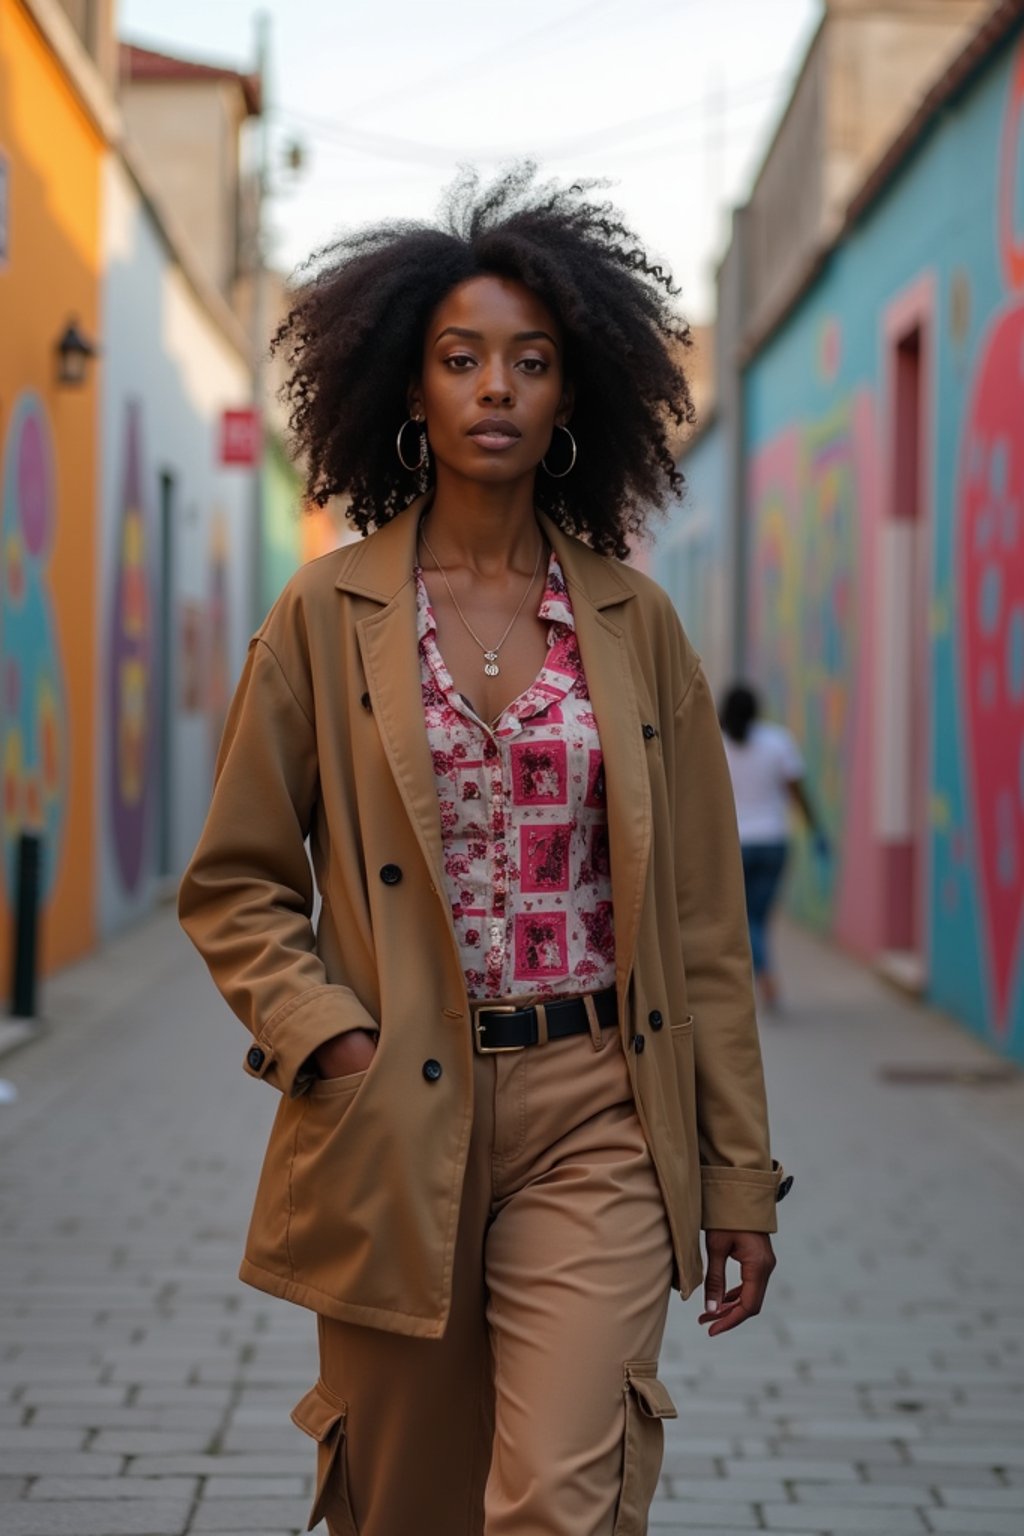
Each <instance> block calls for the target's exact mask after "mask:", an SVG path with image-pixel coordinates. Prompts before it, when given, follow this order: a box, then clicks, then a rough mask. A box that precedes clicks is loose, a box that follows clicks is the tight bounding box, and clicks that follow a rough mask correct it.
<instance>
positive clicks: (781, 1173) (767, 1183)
mask: <svg viewBox="0 0 1024 1536" xmlns="http://www.w3.org/2000/svg"><path fill="white" fill-rule="evenodd" d="M700 1180H701V1218H700V1224H701V1227H702V1228H703V1229H704V1231H705V1232H706V1231H708V1230H710V1229H720V1230H722V1231H726V1232H777V1231H778V1220H777V1217H776V1213H775V1207H776V1206H777V1205H778V1203H779V1201H780V1200H782V1199H784V1198H785V1196H786V1195H788V1194H789V1191H790V1188H791V1187H792V1183H793V1180H792V1177H791V1176H789V1175H787V1173H786V1171H785V1169H784V1168H783V1167H782V1164H781V1163H773V1164H772V1166H771V1169H770V1170H766V1169H760V1168H725V1167H713V1166H708V1165H706V1166H704V1167H702V1168H701V1170H700Z"/></svg>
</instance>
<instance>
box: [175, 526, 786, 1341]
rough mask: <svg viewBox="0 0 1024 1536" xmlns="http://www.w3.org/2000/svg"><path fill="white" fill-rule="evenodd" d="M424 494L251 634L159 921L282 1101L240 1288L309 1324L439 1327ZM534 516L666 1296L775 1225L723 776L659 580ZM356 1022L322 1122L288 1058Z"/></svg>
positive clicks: (459, 1013) (444, 1066)
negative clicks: (666, 1233) (209, 779)
mask: <svg viewBox="0 0 1024 1536" xmlns="http://www.w3.org/2000/svg"><path fill="white" fill-rule="evenodd" d="M420 505H421V503H414V504H413V506H412V507H410V508H408V509H407V510H406V511H405V512H403V513H401V514H400V515H399V516H398V517H396V518H395V519H394V520H393V521H392V522H390V523H389V524H387V525H386V526H385V527H384V528H382V529H381V530H380V531H379V532H377V533H375V534H373V535H372V536H371V537H370V538H368V539H366V540H364V541H362V542H360V543H358V544H354V545H349V546H348V547H346V548H343V549H341V550H338V551H336V552H334V553H333V554H330V555H327V556H325V557H324V558H322V559H320V560H318V561H315V562H314V563H313V564H311V565H308V566H306V567H305V568H304V569H302V570H300V571H299V572H298V573H297V575H296V576H295V577H294V578H293V579H292V581H291V582H290V583H289V585H288V587H287V588H286V590H285V592H284V594H283V595H282V597H281V598H280V600H279V601H278V603H277V604H276V606H275V608H274V610H273V612H272V613H271V614H270V616H269V617H268V619H267V620H266V622H265V624H264V625H263V627H262V629H261V630H260V632H259V634H258V635H257V636H256V637H255V638H254V639H253V641H252V642H251V644H250V647H249V654H248V659H247V662H246V666H245V671H244V673H243V675H242V679H241V681H240V683H239V686H238V690H237V693H236V695H235V698H234V702H233V704H232V707H231V712H230V715H229V717H228V723H227V727H226V731H225V735H224V741H223V744H222V747H221V752H220V757H219V761H218V769H217V778H216V787H215V790H214V794H213V801H212V805H211V808H210V813H209V818H208V820H207V823H206V828H205V830H204V832H203V835H202V838H201V840H200V842H199V846H198V848H197V849H196V852H195V855H194V857H193V859H192V862H191V865H190V867H189V869H188V870H187V872H186V874H185V878H184V880H183V882H182V887H181V895H180V916H181V920H182V923H183V924H184V927H185V929H186V930H187V932H188V934H189V935H190V937H191V938H192V940H193V941H194V943H195V944H196V946H197V948H198V949H199V951H200V953H201V954H202V955H203V957H204V959H205V960H206V962H207V964H208V965H209V967H210V970H211V972H212V974H213V977H214V980H215V981H216V983H217V985H218V987H219V988H220V990H221V991H222V992H223V994H224V996H225V997H226V999H227V1000H228V1002H229V1003H230V1005H231V1007H232V1008H233V1009H234V1011H235V1012H236V1013H237V1014H238V1016H239V1018H240V1019H241V1020H242V1021H243V1023H245V1024H246V1025H247V1026H248V1028H249V1029H250V1030H251V1031H252V1034H253V1036H254V1037H255V1043H254V1044H253V1045H252V1046H250V1048H249V1050H248V1052H247V1055H246V1063H245V1064H246V1069H247V1070H248V1071H249V1072H250V1073H251V1074H253V1075H255V1076H256V1077H260V1078H263V1079H264V1080H265V1081H266V1082H268V1083H270V1084H272V1085H273V1086H274V1087H276V1088H279V1089H281V1090H282V1097H281V1102H280V1104H279V1106H278V1110H277V1118H276V1120H275V1123H274V1127H273V1130H272V1133H271V1137H270V1143H269V1146H268V1149H267V1154H266V1158H265V1161H264V1165H263V1170H262V1174H261V1177H260V1182H259V1188H258V1191H257V1195H256V1202H255V1209H254V1212H253V1217H252V1224H251V1227H250V1231H249V1237H248V1242H247V1247H246V1254H245V1259H244V1262H243V1264H242V1268H241V1276H242V1278H243V1279H244V1280H247V1281H249V1282H250V1283H251V1284H253V1285H255V1286H257V1287H259V1288H260V1289H261V1290H265V1291H270V1292H272V1293H273V1294H274V1295H278V1296H284V1297H287V1298H288V1299H289V1300H291V1301H295V1302H298V1303H300V1304H302V1305H303V1306H308V1307H311V1308H313V1309H314V1310H316V1311H318V1312H322V1313H325V1314H327V1315H329V1316H331V1317H336V1318H341V1319H343V1320H345V1321H348V1322H353V1323H361V1324H367V1325H370V1326H374V1327H379V1328H384V1329H389V1330H392V1331H395V1332H398V1333H405V1334H412V1335H420V1336H424V1337H437V1336H439V1335H441V1334H442V1333H443V1331H444V1327H445V1321H446V1318H447V1314H448V1308H449V1302H450V1291H451V1274H452V1255H453V1248H454V1244H455V1234H456V1225H457V1218H458V1210H459V1199H460V1193H461V1188H462V1178H463V1171H464V1167H465V1159H466V1152H467V1146H468V1142H469V1132H470V1123H471V1120H472V1115H473V1073H472V1056H473V1045H472V1039H471V1030H470V1023H469V1006H468V1002H467V997H466V991H465V985H464V981H463V976H462V971H461V966H460V963H459V954H458V950H457V947H456V941H455V934H454V930H453V926H452V921H451V916H450V912H449V908H448V902H447V898H446V894H445V884H444V875H443V872H442V850H441V832H440V821H439V816H438V805H437V794H436V789H435V783H434V776H433V771H432V766H431V759H430V754H429V751H428V747H427V737H426V732H425V730H424V726H423V715H422V706H421V701H420V681H419V660H418V652H417V639H416V600H415V584H414V581H413V578H412V570H413V564H414V555H415V539H416V523H417V517H418V512H419V509H420ZM542 523H543V527H544V532H545V534H546V535H547V537H548V539H549V540H550V542H551V544H552V545H553V546H554V549H555V551H556V553H557V555H558V559H559V561H560V562H561V565H562V568H563V571H564V572H565V576H566V579H567V581H568V584H569V589H570V592H571V594H572V602H573V608H574V612H575V619H576V627H577V635H578V639H579V646H580V652H581V655H582V658H583V664H584V667H585V670H586V675H587V681H588V684H589V688H590V693H591V698H592V701H593V706H594V712H595V714H596V717H597V721H598V728H599V731H600V736H601V745H602V749H603V752H604V760H605V778H606V785H607V796H608V820H609V833H610V843H611V870H612V899H613V908H614V917H615V939H616V976H617V987H618V992H619V999H620V1017H621V1029H622V1038H623V1042H624V1045H625V1047H626V1055H627V1060H628V1062H629V1069H630V1075H631V1078H632V1084H633V1091H634V1095H635V1099H636V1107H637V1111H638V1114H639V1117H640V1120H641V1124H642V1126H643V1129H644V1132H645V1135H646V1137H647V1141H648V1144H649V1146H650V1149H651V1152H652V1154H653V1158H654V1163H655V1166H656V1169H657V1173H658V1178H659V1180H660V1183H661V1188H662V1191H663V1194H664V1198H665V1206H666V1210H667V1213H668V1219H669V1223H670V1226H671V1231H672V1238H673V1245H674V1252H675V1260H676V1270H677V1276H676V1278H677V1281H678V1284H679V1287H680V1289H681V1290H682V1292H683V1294H684V1295H688V1294H689V1292H690V1291H691V1290H693V1289H694V1288H695V1287H696V1286H697V1285H698V1283H699V1282H700V1279H701V1276H702V1265H701V1258H700V1250H699V1244H698V1233H699V1229H700V1227H701V1226H704V1227H726V1228H733V1229H743V1230H750V1231H774V1230H775V1202H776V1192H777V1187H778V1184H779V1180H780V1176H781V1170H779V1169H778V1167H777V1166H774V1167H773V1164H772V1162H771V1158H770V1155H769V1149H768V1131H767V1121H766V1114H765V1103H764V1088H763V1081H762V1072H761V1059H760V1052H759V1047H758V1041H757V1033H756V1027H755V1022H754V1005H753V995H752V983H751V968H750V954H749V948H748V940H747V930H746V922H745V909H744V895H743V885H742V876H741V866H740V857H739V848H738V841H737V834H736V823H735V814H734V810H733V802H732V792H731V787H730V781H729V778H728V773H727V769H726V766H725V761H724V755H723V751H722V746H721V738H720V735H719V728H718V723H717V719H716V716H715V710H714V707H713V703H712V700H711V697H710V694H709V690H708V686H707V683H706V681H705V678H704V675H703V672H702V670H701V668H700V665H699V661H698V658H697V656H696V655H695V653H694V652H693V650H692V648H691V647H690V645H689V643H688V642H687V640H686V638H685V636H684V634H683V632H682V630H681V628H680V625H679V622H678V620H677V618H676V616H675V613H674V610H673V608H672V606H671V603H670V602H669V600H668V598H667V597H666V595H665V594H664V593H663V592H662V591H661V589H660V588H659V587H657V586H656V585H655V584H654V583H653V582H651V581H650V580H648V579H647V578H646V577H644V576H642V575H640V574H639V573H638V572H636V571H634V570H632V569H631V568H629V567H628V566H625V565H622V564H620V563H619V562H617V561H615V560H611V559H607V558H605V557H603V556H600V555H597V554H595V553H594V552H593V551H592V550H591V549H589V548H588V547H586V546H585V545H583V544H582V543H580V542H579V541H578V540H576V539H573V538H570V537H568V536H567V535H565V534H563V533H562V532H560V531H559V530H558V529H557V528H556V527H555V526H554V525H553V524H551V523H550V522H549V521H547V520H545V519H542ZM307 836H308V837H309V840H310V847H311V850H312V862H313V867H314V869H315V871H316V882H317V885H318V887H319V890H320V893H321V896H322V910H321V914H320V919H319V924H318V927H317V929H316V931H314V929H313V927H312V925H311V921H310V917H311V912H312V908H313V882H312V877H311V873H310V868H309V862H308V860H307V855H306V851H305V847H304V839H305V838H306V837H307ZM357 1027H367V1028H373V1027H379V1029H380V1043H379V1046H378V1049H377V1053H376V1055H375V1057H374V1059H373V1062H372V1064H371V1066H370V1069H369V1071H368V1073H367V1074H366V1076H365V1078H364V1079H363V1081H362V1083H361V1085H360V1087H359V1089H358V1091H357V1092H356V1094H355V1096H354V1097H348V1098H345V1099H344V1101H343V1102H344V1107H343V1108H340V1107H339V1106H338V1103H337V1101H333V1100H332V1098H331V1097H330V1095H329V1094H328V1095H325V1096H323V1097H320V1096H318V1095H317V1094H316V1093H315V1092H314V1093H312V1094H310V1093H306V1092H303V1091H302V1088H301V1084H297V1083H296V1076H297V1074H299V1072H300V1068H301V1067H302V1066H303V1064H304V1063H305V1062H306V1061H307V1058H308V1057H309V1056H310V1053H311V1052H312V1051H313V1050H314V1049H315V1048H316V1047H317V1046H318V1045H320V1044H321V1043H322V1042H323V1041H325V1040H327V1039H329V1038H330V1037H331V1036H333V1035H336V1034H338V1033H340V1032H342V1031H344V1030H348V1029H353V1028H357ZM537 1049H543V1047H537ZM427 1063H431V1065H430V1067H429V1068H428V1070H427V1071H426V1072H425V1071H424V1067H425V1065H426V1064H427ZM438 1067H440V1072H438V1070H437V1068H438Z"/></svg>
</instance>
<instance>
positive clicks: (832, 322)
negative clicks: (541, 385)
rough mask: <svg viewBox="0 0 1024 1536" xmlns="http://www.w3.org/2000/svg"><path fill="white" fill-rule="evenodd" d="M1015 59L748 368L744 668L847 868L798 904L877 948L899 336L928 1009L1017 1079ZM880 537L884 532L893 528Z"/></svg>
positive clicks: (809, 873) (910, 171)
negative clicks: (918, 478) (917, 330)
mask: <svg viewBox="0 0 1024 1536" xmlns="http://www.w3.org/2000/svg"><path fill="white" fill-rule="evenodd" d="M1022 97H1024V41H1022V34H1021V33H1020V32H1018V34H1017V37H1016V38H1015V39H1013V40H1011V42H1010V43H1008V44H1007V45H1006V46H1005V47H1004V48H1002V49H1001V50H1000V51H999V52H998V54H997V55H996V56H995V57H994V58H993V59H992V60H991V61H990V63H989V65H988V67H987V68H986V69H985V70H984V72H983V73H982V74H981V75H980V76H979V77H978V78H977V79H976V80H975V81H974V82H973V83H972V85H971V86H970V88H969V89H968V90H967V92H966V93H965V94H964V95H963V96H962V97H961V98H960V99H959V100H958V101H957V102H955V103H953V104H952V105H950V106H948V107H947V108H945V109H944V110H943V111H942V113H941V114H940V115H939V117H938V119H937V120H936V122H935V124H934V125H933V128H932V129H931V131H930V132H929V134H928V135H927V137H926V138H925V140H924V142H923V143H922V144H921V145H920V146H919V147H918V149H917V150H916V151H915V152H914V154H913V155H912V157H911V158H910V160H909V161H908V163H907V164H906V165H905V167H904V168H903V169H902V170H901V172H900V174H899V176H898V177H897V178H896V179H895V180H894V181H893V182H892V183H891V184H890V186H889V187H888V188H887V190H886V192H885V194H884V196H883V197H882V198H881V199H880V200H879V201H878V202H877V203H876V204H875V205H874V206H873V207H872V209H871V210H870V212H869V214H868V215H867V216H865V217H864V218H863V220H862V221H861V222H860V224H859V225H858V226H857V227H856V228H855V229H854V230H853V231H852V233H851V234H850V235H849V236H848V238H847V239H846V241H845V242H844V243H843V245H842V246H841V247H840V248H839V249H838V250H837V251H836V252H835V253H834V254H833V256H832V257H831V259H830V260H829V262H828V263H827V265H826V267H825V268H824V270H823V271H822V273H821V275H820V277H819V279H818V281H817V282H816V284H815V285H814V287H813V288H812V290H811V291H810V292H809V293H808V294H807V296H806V297H805V299H804V300H803V301H802V303H801V304H800V306H799V307H798V309H797V310H796V311H795V312H794V313H793V314H792V315H791V316H790V317H789V319H788V320H787V321H786V323H785V324H784V326H783V327H782V329H781V330H780V331H779V332H778V333H777V334H776V335H775V336H774V337H773V338H772V339H771V341H770V342H769V344H768V345H766V347H765V348H764V349H763V351H762V352H761V353H760V354H759V355H758V356H757V357H756V359H755V360H754V361H753V362H752V363H751V365H750V366H749V368H748V371H747V375H746V383H745V396H746V401H745V403H746V421H747V445H746V459H747V466H746V467H747V489H748V509H747V511H748V517H749V534H750V540H751V556H752V558H751V566H750V587H749V594H748V600H749V602H750V606H751V655H750V658H749V660H750V665H751V667H752V669H753V670H754V671H755V672H756V673H757V675H758V676H759V677H760V679H761V681H762V682H763V684H764V686H765V688H766V691H767V693H768V695H769V698H770V701H771V705H772V708H773V711H774V712H775V713H776V714H777V715H779V716H780V717H781V718H783V719H785V720H787V721H788V723H789V724H790V725H791V726H792V727H793V728H794V729H795V730H796V731H797V733H798V734H799V735H800V737H801V739H802V741H803V742H804V745H805V748H806V751H807V756H808V762H809V768H810V777H811V782H812V786H813V787H814V788H815V789H816V791H817V793H818V796H819V799H820V800H821V802H822V804H823V805H824V808H825V815H826V819H827V821H828V823H829V825H830V828H831V830H832V832H833V836H834V838H835V840H836V853H837V856H836V858H835V860H834V861H833V867H832V870H831V871H830V873H829V874H828V875H827V877H825V878H824V879H823V878H822V877H821V875H820V872H817V873H816V872H815V871H814V870H813V869H812V868H811V867H810V865H809V864H807V865H801V867H800V868H799V869H798V871H797V876H796V880H795V883H794V888H793V901H794V904H795V906H796V908H797V910H798V911H799V912H800V913H801V914H802V915H803V916H804V917H805V918H806V919H809V920H810V921H812V922H813V923H815V924H816V925H818V926H819V927H821V928H823V929H825V930H827V931H830V932H832V933H833V934H834V935H836V936H837V937H838V938H840V939H841V940H842V941H844V942H846V943H847V944H849V945H851V946H852V947H854V948H856V949H860V950H861V951H863V952H865V953H871V952H872V951H873V950H875V949H877V946H878V942H879V929H878V912H879V901H880V899H882V898H884V894H885V893H884V890H883V888H882V886H881V884H880V881H882V880H884V876H885V871H884V867H883V866H882V864H881V863H880V862H879V859H880V855H879V851H878V850H879V830H878V829H879V819H880V817H881V816H882V812H881V810H880V807H879V797H880V793H881V792H880V790H879V785H878V772H877V764H878V762H879V761H881V760H884V758H885V751H886V743H885V742H884V741H880V740H879V735H878V731H879V724H878V722H879V711H878V707H877V705H878V697H877V695H878V683H879V677H880V675H884V668H885V664H886V657H885V655H884V654H882V655H879V654H878V653H877V652H876V647H877V646H878V645H879V644H880V617H881V604H880V599H879V593H880V589H881V587H882V585H883V583H884V581H885V580H886V569H885V564H884V561H885V559H888V558H889V550H890V545H889V544H888V543H886V542H885V536H886V525H885V515H886V487H887V485H888V483H889V480H890V471H889V464H890V452H889V445H890V441H891V428H892V419H891V387H890V386H891V374H890V367H891V358H892V336H893V334H894V332H893V326H894V324H896V322H897V320H898V318H899V315H900V314H901V313H902V314H903V315H904V316H905V315H907V314H913V315H914V316H916V317H917V318H918V319H919V320H920V321H921V323H922V325H923V328H924V329H923V333H922V334H923V335H924V336H925V337H926V338H927V347H926V351H925V353H924V354H923V381H924V385H925V390H926V418H925V419H926V422H927V429H926V440H925V454H924V458H925V465H926V471H927V473H926V482H927V483H926V484H925V486H924V494H925V499H926V512H925V519H926V524H927V526H928V528H929V530H930V538H929V543H928V565H927V572H926V585H927V594H926V604H927V636H928V639H927V646H926V654H925V655H924V656H923V657H922V658H921V659H920V660H921V668H922V671H921V675H922V676H923V677H924V679H925V690H926V694H927V701H926V702H927V717H928V721H929V725H928V731H927V735H926V738H925V751H926V762H925V765H924V769H925V771H924V778H925V779H926V782H927V791H926V795H927V807H926V811H927V821H928V834H927V864H928V878H927V916H926V949H927V970H928V981H927V991H928V995H929V997H930V998H931V999H932V1000H933V1001H934V1002H935V1003H937V1004H939V1005H940V1006H942V1007H945V1008H948V1009H949V1010H951V1011H952V1012H953V1013H954V1014H956V1015H957V1016H958V1017H959V1018H960V1019H962V1020H963V1021H964V1022H965V1023H966V1024H967V1025H968V1026H969V1027H970V1028H971V1029H973V1030H975V1031H976V1032H977V1033H978V1034H980V1035H982V1036H984V1037H985V1038H986V1039H987V1040H989V1041H990V1042H991V1043H992V1044H993V1045H995V1046H996V1047H997V1048H998V1049H999V1050H1001V1051H1003V1052H1004V1053H1006V1054H1007V1055H1009V1056H1011V1057H1014V1058H1016V1059H1018V1060H1024V431H1022V429H1021V423H1022V422H1024V171H1022V167H1024V155H1022V153H1021V149H1022V144H1021V132H1020V126H1021V125H1020V112H1019V107H1020V103H1021V100H1022ZM890 526H891V525H890Z"/></svg>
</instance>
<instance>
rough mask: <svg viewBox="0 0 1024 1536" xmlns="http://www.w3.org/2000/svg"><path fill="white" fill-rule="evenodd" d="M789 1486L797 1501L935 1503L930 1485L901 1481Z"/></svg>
mask: <svg viewBox="0 0 1024 1536" xmlns="http://www.w3.org/2000/svg"><path fill="white" fill-rule="evenodd" d="M790 1488H791V1491H792V1494H793V1497H794V1499H795V1500H796V1501H797V1503H798V1504H831V1505H836V1504H851V1505H852V1504H858V1505H863V1504H871V1505H874V1506H876V1507H881V1508H883V1509H889V1508H892V1509H895V1508H898V1507H902V1508H904V1509H918V1508H921V1509H927V1508H930V1507H932V1506H934V1505H935V1504H937V1503H938V1499H937V1498H936V1497H935V1496H933V1494H932V1493H931V1491H930V1490H929V1489H926V1488H921V1487H917V1488H914V1487H908V1486H906V1485H904V1484H902V1483H889V1484H886V1485H882V1484H880V1483H792V1484H791V1485H790ZM1022 1536H1024V1533H1022Z"/></svg>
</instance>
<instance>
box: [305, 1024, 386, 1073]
mask: <svg viewBox="0 0 1024 1536" xmlns="http://www.w3.org/2000/svg"><path fill="white" fill-rule="evenodd" d="M376 1050H377V1036H376V1033H375V1032H374V1031H373V1030H370V1029H349V1030H346V1031H345V1033H344V1034H343V1035H334V1036H333V1037H332V1038H331V1039H330V1040H325V1041H324V1043H323V1045H320V1046H318V1047H317V1049H316V1050H315V1051H314V1053H313V1055H314V1058H315V1060H316V1065H317V1070H318V1071H319V1073H320V1076H321V1077H350V1076H351V1075H352V1074H353V1073H354V1072H365V1071H366V1069H367V1067H368V1066H369V1065H370V1062H371V1061H372V1060H373V1058H374V1053H375V1052H376Z"/></svg>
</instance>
